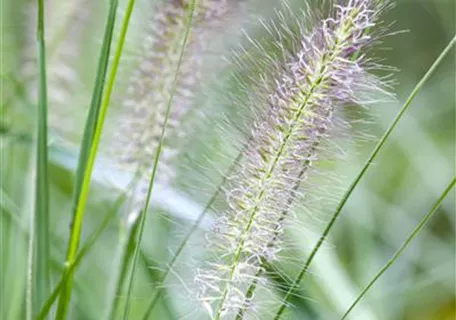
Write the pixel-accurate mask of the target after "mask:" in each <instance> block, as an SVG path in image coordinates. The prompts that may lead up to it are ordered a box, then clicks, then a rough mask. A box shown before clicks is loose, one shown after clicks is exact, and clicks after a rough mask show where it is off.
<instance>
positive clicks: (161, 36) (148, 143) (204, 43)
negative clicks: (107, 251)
mask: <svg viewBox="0 0 456 320" xmlns="http://www.w3.org/2000/svg"><path fill="white" fill-rule="evenodd" d="M190 3H191V1H190V0H167V1H165V2H164V3H160V4H158V5H157V6H156V8H155V10H154V12H153V18H152V22H151V23H150V27H148V28H150V29H148V30H146V31H145V32H144V47H143V50H142V56H141V57H140V59H139V64H138V68H137V69H136V71H135V72H134V74H133V75H132V77H131V79H130V83H129V85H128V92H127V98H126V99H125V100H124V101H123V106H122V110H121V112H120V115H118V119H117V125H116V128H115V132H114V139H113V143H112V144H111V151H110V152H109V153H111V154H112V158H113V159H114V160H115V162H116V164H117V166H119V167H121V168H122V169H124V170H127V171H130V172H136V171H139V172H140V179H139V189H138V192H137V194H136V197H137V198H138V202H142V200H144V197H145V194H146V191H147V187H148V183H149V175H150V172H151V168H152V165H153V159H154V156H155V153H156V150H157V147H158V143H159V140H160V136H161V132H162V128H163V125H164V121H165V114H166V109H167V104H168V101H169V98H170V94H171V91H172V87H173V80H174V77H175V72H176V69H177V64H178V60H179V56H180V50H181V45H182V37H183V35H184V34H185V30H186V27H187V26H186V25H187V18H188V12H189V5H190ZM237 3H238V1H228V0H200V1H197V7H196V9H195V17H194V18H195V19H194V23H193V26H192V28H191V34H190V37H189V40H188V44H187V48H186V49H185V53H184V57H183V61H182V65H181V68H180V73H179V75H178V78H177V85H176V91H175V93H174V97H173V104H172V106H171V113H170V116H169V119H168V126H167V129H166V133H165V139H164V144H163V146H162V147H163V148H162V150H163V151H162V154H161V158H160V164H159V168H158V171H157V180H158V181H159V182H160V183H161V184H162V185H167V184H169V183H171V182H172V181H173V180H174V176H175V173H176V172H175V171H176V170H175V158H176V155H177V154H178V151H177V150H178V149H179V146H178V144H177V142H178V141H181V140H182V139H183V137H184V136H185V134H186V132H185V130H182V129H181V128H182V125H181V122H182V120H183V119H184V117H185V116H186V115H188V114H189V112H190V110H191V109H192V105H193V103H194V97H195V92H196V91H197V90H198V88H199V87H200V82H201V80H202V70H203V61H204V59H205V56H206V54H207V51H208V45H209V44H210V43H211V37H212V36H213V35H214V33H213V31H214V29H215V28H220V26H222V25H223V24H224V23H226V22H227V21H226V20H227V17H228V16H229V15H230V14H232V12H234V11H235V8H236V7H235V4H237Z"/></svg>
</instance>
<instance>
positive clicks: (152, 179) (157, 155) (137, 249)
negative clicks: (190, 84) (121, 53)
mask: <svg viewBox="0 0 456 320" xmlns="http://www.w3.org/2000/svg"><path fill="white" fill-rule="evenodd" d="M196 4H197V0H192V1H191V3H190V4H189V13H188V19H187V24H186V28H185V34H184V38H183V41H182V47H181V51H180V55H179V60H178V63H177V67H176V73H175V74H174V79H173V82H172V88H171V92H170V97H169V99H168V104H167V107H166V113H165V119H164V122H163V128H162V131H161V134H160V140H159V143H158V147H157V151H156V153H155V158H154V163H153V168H152V172H151V177H150V180H149V186H148V189H147V196H146V200H145V203H144V208H143V210H142V212H141V215H140V217H139V219H140V222H139V234H138V239H137V243H136V247H135V252H134V254H133V265H132V268H131V274H130V278H129V281H128V288H127V300H126V302H125V309H124V315H123V318H124V319H127V318H128V312H129V307H130V298H131V293H132V288H133V282H134V278H135V274H136V264H137V261H138V256H139V252H140V247H141V240H142V235H143V232H144V225H145V222H146V217H147V211H148V210H149V202H150V197H151V195H152V191H153V187H154V182H155V175H156V172H157V166H158V162H159V160H160V155H161V151H162V145H163V141H164V138H165V132H166V127H167V125H168V119H169V115H170V111H171V105H172V102H173V97H174V94H175V92H176V89H177V80H178V78H179V73H180V69H181V66H182V62H183V59H184V53H185V49H186V47H187V43H188V39H189V37H190V30H191V26H192V24H193V19H194V13H195V8H196Z"/></svg>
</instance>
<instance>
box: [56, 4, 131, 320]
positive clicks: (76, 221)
mask: <svg viewBox="0 0 456 320" xmlns="http://www.w3.org/2000/svg"><path fill="white" fill-rule="evenodd" d="M134 3H135V0H130V1H129V2H128V6H127V11H126V13H125V17H124V20H123V24H122V29H121V32H120V37H119V43H118V45H117V50H116V52H115V55H114V60H113V62H112V68H111V72H110V75H109V78H108V82H107V88H106V92H105V94H104V95H103V100H102V102H101V105H99V103H97V101H95V103H94V105H93V106H91V109H92V108H93V109H98V108H100V109H99V115H98V116H97V114H98V112H95V113H94V114H92V117H93V118H92V119H89V122H92V128H90V127H87V128H86V129H87V132H86V135H85V138H86V139H87V141H86V143H87V147H89V149H90V152H89V154H88V155H84V154H81V155H80V163H79V165H80V168H81V169H82V170H81V172H83V176H82V181H80V182H81V184H80V189H79V188H78V186H79V183H78V181H77V186H76V195H75V199H76V209H75V214H74V217H73V223H72V228H71V236H70V241H69V244H68V253H67V259H66V265H65V267H66V269H67V270H66V271H64V275H67V277H68V280H67V282H66V283H65V287H64V288H63V290H62V294H61V297H60V301H59V306H58V309H57V313H56V319H59V320H61V319H65V318H66V315H67V312H68V306H69V302H70V296H71V287H72V278H73V273H72V272H69V271H68V268H69V267H70V266H71V265H72V263H73V262H74V259H75V256H76V253H77V250H78V247H79V242H80V237H81V231H82V222H83V218H84V211H85V206H86V203H87V198H88V194H89V187H90V180H91V176H92V171H93V167H94V164H95V158H96V155H97V151H98V146H99V144H100V139H101V133H102V130H103V124H104V121H105V118H106V114H107V111H108V107H109V103H110V99H111V93H112V90H113V88H114V83H115V79H116V75H117V70H118V67H119V63H120V58H121V56H122V50H123V46H124V43H125V38H126V34H127V30H128V25H129V22H130V17H131V14H132V11H133V7H134ZM117 5H118V0H111V3H110V11H109V17H108V22H107V25H106V33H105V38H104V44H103V48H102V55H101V57H100V66H99V73H98V76H100V77H99V79H97V80H99V81H97V86H96V88H95V92H94V96H97V97H98V96H101V94H102V92H103V86H104V85H103V84H104V79H105V76H104V75H105V74H106V69H107V64H108V60H109V52H110V47H111V42H112V36H113V29H114V23H115V20H116V12H117ZM95 100H98V98H95ZM91 132H93V135H92V134H91ZM81 151H84V150H81ZM78 171H79V168H78ZM78 191H80V192H78Z"/></svg>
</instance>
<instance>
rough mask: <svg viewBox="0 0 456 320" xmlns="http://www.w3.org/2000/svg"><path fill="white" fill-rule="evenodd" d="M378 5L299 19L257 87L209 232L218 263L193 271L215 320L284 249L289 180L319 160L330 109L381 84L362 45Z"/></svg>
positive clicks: (237, 305)
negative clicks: (273, 71)
mask: <svg viewBox="0 0 456 320" xmlns="http://www.w3.org/2000/svg"><path fill="white" fill-rule="evenodd" d="M385 5H386V4H385V2H384V1H383V2H382V1H375V0H349V1H342V0H341V1H334V2H333V5H332V8H331V12H330V14H329V17H328V18H326V19H324V20H320V21H319V22H318V21H317V22H316V23H315V24H314V26H313V28H312V29H310V30H306V28H305V27H304V26H303V25H301V24H300V26H301V28H299V30H300V32H302V34H300V35H299V37H300V38H299V39H298V40H297V41H298V42H297V43H295V45H294V46H293V48H295V49H294V50H292V52H290V51H285V50H284V56H285V59H284V60H285V61H283V63H282V64H281V65H280V66H279V67H277V77H276V78H275V80H273V81H271V83H272V84H271V85H268V84H265V85H264V88H263V90H262V92H265V93H266V99H265V100H266V105H267V106H268V108H267V111H266V112H265V113H264V115H263V116H261V117H260V118H259V119H258V120H257V121H256V122H255V123H254V125H253V128H252V132H251V138H250V140H249V145H248V147H247V148H246V151H244V157H243V161H242V163H241V164H240V166H239V170H238V171H237V173H235V174H233V175H232V176H231V177H230V178H229V184H228V186H226V188H225V190H226V199H227V202H228V204H229V209H228V210H227V211H226V212H224V213H223V215H222V216H221V217H220V218H219V219H218V221H217V222H216V224H215V230H214V232H213V233H211V234H210V235H208V241H209V247H210V248H211V249H213V250H214V251H215V255H216V256H217V260H215V261H212V262H211V263H209V265H208V266H207V268H203V269H201V270H199V271H198V275H197V277H196V282H197V283H198V284H199V285H200V292H199V300H200V301H201V302H202V303H203V305H204V307H205V308H206V309H207V310H208V312H209V314H210V316H211V318H212V319H216V320H218V319H221V318H227V319H231V318H234V317H235V316H236V314H238V312H239V310H243V309H245V308H246V306H247V307H249V306H250V307H251V308H254V305H253V304H252V303H251V300H252V297H251V292H250V293H249V295H247V294H246V293H247V291H250V290H249V287H250V285H251V284H252V283H253V282H255V283H258V285H261V284H262V283H264V282H265V279H264V278H263V276H262V273H263V263H264V261H268V262H269V261H272V260H274V259H276V258H277V254H278V252H280V250H281V244H280V238H281V235H282V233H283V227H284V218H285V216H286V215H287V213H288V212H289V211H290V210H291V206H292V203H293V201H292V200H293V199H294V198H295V197H296V196H297V195H296V189H297V187H296V186H297V185H298V184H299V182H300V181H302V180H305V179H306V178H307V177H306V175H307V174H308V172H309V171H310V169H311V168H312V167H313V163H314V162H315V161H317V160H318V159H320V157H321V154H320V152H321V150H319V146H320V144H321V143H322V142H323V141H324V140H327V139H328V138H330V137H328V136H329V135H330V133H331V131H330V130H331V128H332V127H333V126H334V125H333V122H334V119H333V114H334V113H335V112H336V111H338V109H341V108H342V107H343V106H345V105H353V104H366V103H370V102H371V99H372V98H371V97H372V96H373V94H374V93H375V92H376V91H379V90H380V91H383V90H384V89H383V88H384V85H383V84H382V82H381V81H380V80H379V79H377V78H375V77H374V76H372V75H370V74H369V73H368V71H369V70H371V69H373V68H375V67H376V65H375V64H374V63H373V62H372V61H370V60H369V59H368V58H367V57H366V55H365V52H366V50H367V49H368V47H369V46H370V45H371V44H372V43H374V41H376V40H377V39H376V38H374V35H375V34H374V33H373V32H375V30H376V29H377V28H378V27H379V23H380V22H379V14H380V13H381V12H382V11H383V10H384V8H385ZM283 23H285V22H283ZM274 28H276V29H275V30H277V26H276V25H274ZM287 31H289V30H287ZM279 32H280V31H279ZM288 35H289V33H288V34H287V33H284V34H281V35H280V37H278V39H279V40H278V41H284V40H289V39H284V37H285V36H288ZM276 46H277V47H278V48H284V47H285V43H277V44H276ZM252 95H254V96H255V98H257V96H258V94H255V93H252ZM255 98H254V99H251V101H255ZM258 103H260V104H261V102H260V101H259V102H258ZM253 107H254V108H255V106H253ZM249 311H251V310H246V312H249ZM243 313H244V312H243Z"/></svg>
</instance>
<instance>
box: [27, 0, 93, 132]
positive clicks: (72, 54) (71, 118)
mask: <svg viewBox="0 0 456 320" xmlns="http://www.w3.org/2000/svg"><path fill="white" fill-rule="evenodd" d="M44 8H45V14H46V16H45V27H46V30H45V32H46V33H45V34H46V39H45V40H46V49H47V52H46V53H47V59H46V60H47V64H46V68H47V91H48V117H49V120H48V122H49V126H50V128H51V130H52V131H53V132H54V133H55V134H57V135H58V136H59V137H60V138H68V137H70V136H73V135H75V134H77V131H79V130H80V129H82V127H81V121H80V120H81V116H83V115H84V114H85V111H84V110H81V109H79V110H78V109H73V108H74V107H75V104H74V101H75V94H77V92H76V91H77V88H80V85H81V80H80V77H79V74H78V70H77V64H78V61H79V58H80V57H81V53H82V50H83V45H84V43H83V36H84V30H85V26H86V24H87V21H89V19H90V17H91V13H92V11H91V8H90V6H89V2H88V1H87V0H75V1H69V2H67V1H65V2H61V3H60V2H57V1H52V0H47V1H46V2H45V5H44ZM36 15H37V7H36V4H34V5H31V7H30V8H29V10H27V13H26V16H27V19H26V22H27V25H26V28H25V31H26V37H27V38H26V39H25V40H26V43H25V47H24V54H23V57H22V59H23V67H22V77H23V79H24V81H25V84H26V86H27V87H28V91H29V94H30V98H31V99H32V102H36V101H37V95H38V80H37V79H38V64H37V60H36V59H37V58H36V39H35V38H36V28H37V23H36V22H37V17H36ZM78 115H79V119H78Z"/></svg>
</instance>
